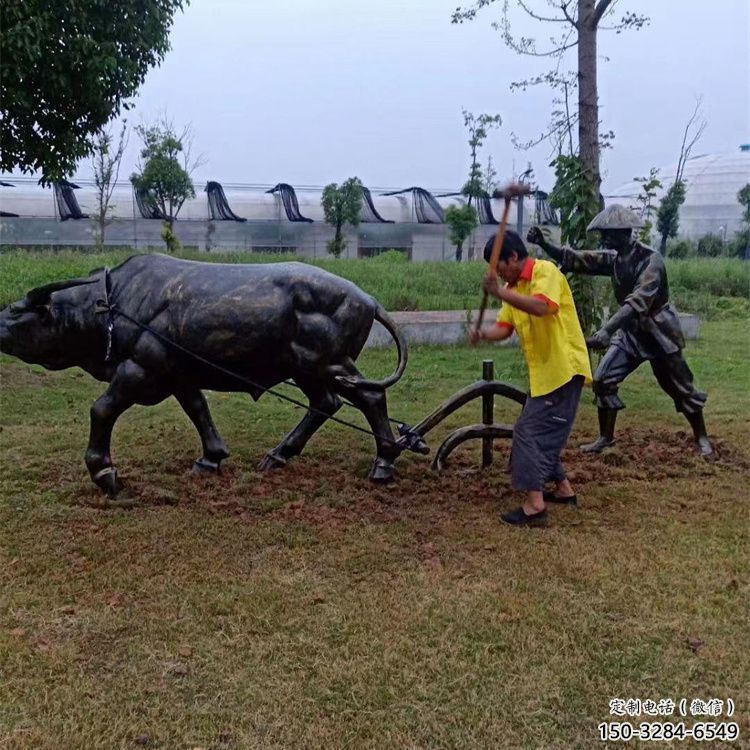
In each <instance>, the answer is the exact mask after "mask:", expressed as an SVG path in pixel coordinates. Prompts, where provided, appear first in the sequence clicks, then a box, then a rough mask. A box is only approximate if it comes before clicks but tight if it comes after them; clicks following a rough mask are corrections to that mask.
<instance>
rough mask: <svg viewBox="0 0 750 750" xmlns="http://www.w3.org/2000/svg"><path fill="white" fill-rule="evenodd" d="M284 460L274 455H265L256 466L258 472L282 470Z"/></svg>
mask: <svg viewBox="0 0 750 750" xmlns="http://www.w3.org/2000/svg"><path fill="white" fill-rule="evenodd" d="M285 466H286V459H285V458H282V457H281V456H279V455H278V454H276V453H266V455H265V456H263V460H262V461H261V462H260V464H258V471H271V469H283V468H284V467H285Z"/></svg>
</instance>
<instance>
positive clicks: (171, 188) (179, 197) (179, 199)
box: [130, 117, 202, 252]
mask: <svg viewBox="0 0 750 750" xmlns="http://www.w3.org/2000/svg"><path fill="white" fill-rule="evenodd" d="M136 132H137V133H138V135H139V136H140V137H141V140H142V141H143V148H142V149H141V159H142V163H141V164H139V165H138V166H139V171H138V172H134V173H133V174H132V175H131V176H130V181H131V182H132V183H133V187H134V188H135V189H136V190H138V191H140V193H141V194H142V195H143V196H145V197H146V200H147V201H150V202H153V205H154V206H155V207H156V208H157V209H158V211H159V213H160V215H161V216H162V217H163V218H164V230H163V232H162V238H163V239H164V242H165V244H166V246H167V249H168V250H169V251H170V252H174V251H175V250H177V249H179V247H180V242H179V240H178V238H177V235H176V234H175V232H174V222H175V219H176V218H177V215H178V214H179V213H180V209H181V208H182V205H183V204H184V203H185V201H186V200H187V199H188V198H195V187H194V186H193V180H192V179H191V173H192V172H193V171H194V170H195V168H196V167H197V166H198V165H199V164H201V163H202V159H201V157H197V158H193V156H192V134H191V131H190V126H189V125H188V126H186V127H185V128H184V129H183V130H182V132H181V133H179V134H178V133H177V132H176V131H175V129H174V125H173V124H172V123H171V122H170V121H169V120H167V119H166V117H165V118H163V119H162V120H161V121H160V122H158V123H157V124H156V125H150V126H145V125H139V126H138V127H137V128H136Z"/></svg>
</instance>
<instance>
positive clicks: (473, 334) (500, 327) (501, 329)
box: [469, 323, 513, 346]
mask: <svg viewBox="0 0 750 750" xmlns="http://www.w3.org/2000/svg"><path fill="white" fill-rule="evenodd" d="M512 334H513V326H511V325H508V324H507V323H498V324H497V325H495V326H493V327H492V328H489V329H487V330H479V331H477V330H475V329H474V328H472V329H471V330H470V331H469V342H470V343H471V344H472V346H473V345H474V344H476V343H477V342H479V341H505V339H509V338H510V337H511V335H512Z"/></svg>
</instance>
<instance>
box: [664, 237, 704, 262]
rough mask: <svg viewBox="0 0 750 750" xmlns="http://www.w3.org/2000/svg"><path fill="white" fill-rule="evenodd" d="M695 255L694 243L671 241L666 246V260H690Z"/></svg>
mask: <svg viewBox="0 0 750 750" xmlns="http://www.w3.org/2000/svg"><path fill="white" fill-rule="evenodd" d="M696 253H697V249H696V247H695V243H694V242H691V241H690V240H673V241H672V242H669V243H668V244H667V257H668V258H678V259H679V258H692V257H694V256H695V255H696Z"/></svg>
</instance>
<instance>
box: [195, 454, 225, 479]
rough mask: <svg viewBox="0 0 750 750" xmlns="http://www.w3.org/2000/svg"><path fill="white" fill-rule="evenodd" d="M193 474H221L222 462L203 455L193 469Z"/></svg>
mask: <svg viewBox="0 0 750 750" xmlns="http://www.w3.org/2000/svg"><path fill="white" fill-rule="evenodd" d="M191 473H192V475H193V476H201V475H203V474H221V464H220V463H219V462H218V461H211V460H210V459H208V458H206V457H205V456H201V457H200V458H199V459H198V460H197V461H196V462H195V463H194V464H193V470H192V472H191Z"/></svg>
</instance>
